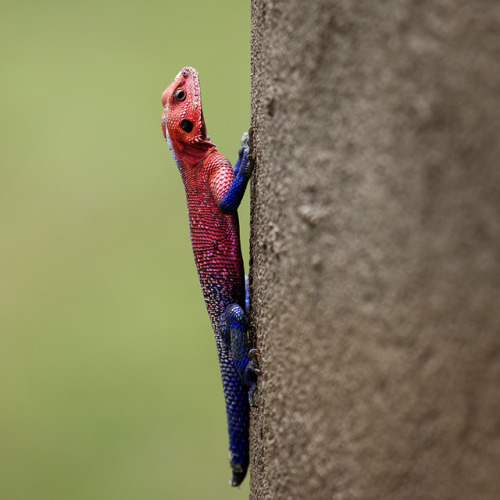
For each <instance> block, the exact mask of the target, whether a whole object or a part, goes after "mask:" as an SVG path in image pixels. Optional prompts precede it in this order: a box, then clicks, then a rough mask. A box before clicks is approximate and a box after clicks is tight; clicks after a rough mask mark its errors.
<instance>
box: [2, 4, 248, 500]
mask: <svg viewBox="0 0 500 500" xmlns="http://www.w3.org/2000/svg"><path fill="white" fill-rule="evenodd" d="M0 41H1V43H0V51H1V58H0V59H1V72H0V82H1V85H0V88H1V95H0V141H1V143H0V344H1V345H0V498H1V499H4V500H17V499H22V500H45V499H47V500H58V499H61V500H63V499H64V500H80V499H86V500H100V499H103V500H112V499H117V500H118V499H119V500H127V499H134V500H138V499H141V500H142V499H144V500H150V499H151V500H152V499H217V500H221V499H226V498H228V499H229V498H246V497H247V496H248V480H247V481H246V482H245V485H244V486H243V487H242V488H241V489H240V490H237V489H232V488H231V487H230V486H229V485H228V480H229V478H230V469H229V466H228V461H227V455H228V444H227V434H226V423H225V420H226V417H225V411H224V404H223V396H222V389H221V381H220V375H219V371H218V364H217V359H216V350H215V343H214V340H213V335H212V332H211V329H210V323H209V320H208V315H207V313H206V310H205V308H204V304H203V300H202V296H201V292H200V289H199V285H198V278H197V275H196V271H195V267H194V263H193V257H192V253H191V247H190V241H189V232H188V225H187V216H186V209H185V199H184V191H183V187H182V183H181V180H180V177H179V174H178V172H177V169H176V167H175V164H174V162H173V160H172V158H171V156H170V152H169V150H168V147H167V144H166V143H165V141H164V139H163V135H162V133H161V127H160V118H161V112H162V107H161V102H160V97H161V93H162V91H163V90H164V88H165V87H166V86H167V85H168V84H169V83H170V82H171V81H172V80H173V78H174V77H175V75H176V74H177V73H178V71H179V70H180V69H181V68H182V67H183V66H185V65H191V66H194V67H196V68H197V69H198V71H199V74H200V80H201V86H202V96H203V104H204V114H205V118H206V121H207V127H208V131H209V134H210V136H211V138H212V139H213V140H214V142H215V143H216V144H217V145H218V147H219V150H220V151H221V152H222V153H223V154H225V155H226V156H228V157H229V159H230V160H231V161H234V160H235V158H236V152H237V149H238V146H239V139H240V137H241V133H242V132H243V131H244V130H245V129H247V128H248V126H249V121H250V95H249V94H250V76H249V75H250V5H249V2H247V1H234V0H220V1H209V2H207V1H195V0H191V1H189V2H179V1H170V0H163V1H152V0H145V1H142V2H136V1H117V0H108V1H107V0H99V1H61V0H58V1H45V0H36V1H35V0H32V1H26V0H16V1H14V0H7V1H6V0H4V1H3V2H2V4H1V7H0ZM240 213H241V214H242V226H243V235H242V238H243V244H244V249H243V251H244V254H245V255H247V254H248V244H247V240H248V200H246V201H245V204H244V205H243V206H242V209H241V210H240Z"/></svg>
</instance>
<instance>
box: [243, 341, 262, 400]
mask: <svg viewBox="0 0 500 500" xmlns="http://www.w3.org/2000/svg"><path fill="white" fill-rule="evenodd" d="M259 356H260V351H259V350H258V349H250V351H248V364H247V366H246V369H245V377H244V381H245V385H246V386H247V387H248V402H249V403H250V406H257V404H256V403H255V399H254V393H255V389H257V379H258V376H259V375H260V368H259V364H260V361H259Z"/></svg>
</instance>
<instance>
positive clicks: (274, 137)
mask: <svg viewBox="0 0 500 500" xmlns="http://www.w3.org/2000/svg"><path fill="white" fill-rule="evenodd" d="M499 19H500V3H499V2H497V1H496V0H479V1H475V2H471V1H467V0H461V1H454V2H452V1H450V0H432V1H430V0H427V1H420V2H417V1H410V0H392V1H388V2H364V1H354V0H350V1H349V0H343V1H342V2H340V1H336V0H324V1H321V0H316V1H310V2H303V1H300V0H259V1H257V0H253V6H252V117H253V118H252V120H253V125H254V126H255V127H257V130H256V139H255V144H256V145H255V147H256V152H257V155H258V158H257V165H256V172H255V175H254V180H253V187H252V206H253V208H252V243H251V245H252V246H251V259H252V261H251V265H252V268H251V285H252V310H251V326H252V332H254V333H253V334H254V336H255V338H256V343H257V346H258V347H259V348H260V350H261V351H262V355H261V368H262V375H261V377H260V380H259V385H258V395H257V399H258V401H259V406H258V408H256V409H255V410H253V414H252V435H251V439H252V450H251V451H252V463H251V470H252V478H251V498H252V499H259V500H260V499H272V500H279V499H312V500H318V499H343V500H346V499H362V500H367V499H377V500H379V499H384V500H387V499H396V498H397V499H409V500H417V499H422V500H423V499H425V500H429V499H440V500H441V499H453V500H456V499H467V500H469V499H474V500H476V499H492V500H493V499H495V500H497V499H498V498H500V496H499V495H500V123H499V122H500V112H499V110H500V99H499V94H500V69H499V61H500V21H499Z"/></svg>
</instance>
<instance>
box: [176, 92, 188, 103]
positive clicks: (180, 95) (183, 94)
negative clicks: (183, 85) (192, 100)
mask: <svg viewBox="0 0 500 500" xmlns="http://www.w3.org/2000/svg"><path fill="white" fill-rule="evenodd" d="M174 97H175V100H176V101H178V102H181V101H183V100H184V99H186V91H185V90H183V89H179V90H177V91H176V92H175V94H174Z"/></svg>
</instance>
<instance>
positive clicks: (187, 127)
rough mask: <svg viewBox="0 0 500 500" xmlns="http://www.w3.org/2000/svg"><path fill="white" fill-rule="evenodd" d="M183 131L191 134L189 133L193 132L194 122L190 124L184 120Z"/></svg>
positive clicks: (182, 123)
mask: <svg viewBox="0 0 500 500" xmlns="http://www.w3.org/2000/svg"><path fill="white" fill-rule="evenodd" d="M181 129H182V130H184V132H187V133H188V134H189V132H191V130H193V122H190V121H189V120H182V122H181Z"/></svg>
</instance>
